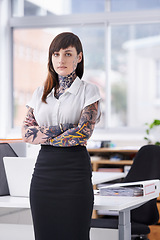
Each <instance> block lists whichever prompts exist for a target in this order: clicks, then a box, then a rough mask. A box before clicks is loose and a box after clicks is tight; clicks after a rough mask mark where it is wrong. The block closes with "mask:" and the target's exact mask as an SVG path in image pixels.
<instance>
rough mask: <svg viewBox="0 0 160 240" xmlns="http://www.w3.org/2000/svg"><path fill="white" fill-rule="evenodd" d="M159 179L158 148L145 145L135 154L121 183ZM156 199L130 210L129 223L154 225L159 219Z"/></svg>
mask: <svg viewBox="0 0 160 240" xmlns="http://www.w3.org/2000/svg"><path fill="white" fill-rule="evenodd" d="M152 179H160V146H157V145H145V146H143V147H141V148H140V150H139V151H138V152H137V154H136V156H135V158H134V162H133V164H132V166H131V169H130V171H129V172H128V174H127V176H126V177H125V178H124V180H123V182H134V181H143V180H152ZM156 203H157V199H153V200H151V201H149V202H147V203H146V204H144V205H143V206H141V207H139V208H137V209H134V210H132V212H131V221H132V222H139V223H144V224H147V225H151V224H154V223H156V222H157V221H158V219H159V213H158V209H157V204H156Z"/></svg>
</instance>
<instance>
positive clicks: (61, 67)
mask: <svg viewBox="0 0 160 240" xmlns="http://www.w3.org/2000/svg"><path fill="white" fill-rule="evenodd" d="M65 68H67V67H65V66H60V67H58V69H65Z"/></svg>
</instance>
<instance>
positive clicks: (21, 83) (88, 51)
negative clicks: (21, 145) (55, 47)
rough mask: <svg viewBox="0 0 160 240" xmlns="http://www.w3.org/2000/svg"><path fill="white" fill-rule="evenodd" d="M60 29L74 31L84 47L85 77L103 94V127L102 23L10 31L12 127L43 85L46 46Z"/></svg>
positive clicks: (45, 71)
mask: <svg viewBox="0 0 160 240" xmlns="http://www.w3.org/2000/svg"><path fill="white" fill-rule="evenodd" d="M63 31H72V32H74V33H75V34H77V35H78V36H79V37H80V39H81V41H82V44H83V48H84V63H85V73H84V77H83V78H84V80H86V81H88V82H91V83H94V84H96V85H97V86H98V87H99V89H100V92H101V96H102V120H101V122H100V124H99V127H104V115H105V114H104V111H105V109H104V102H105V61H104V49H105V47H104V45H105V38H104V26H96V27H87V26H85V27H83V28H61V29H58V28H55V29H54V28H52V29H51V28H50V29H48V28H47V29H15V30H14V32H13V40H14V43H13V46H14V49H13V56H14V59H13V90H14V101H13V102H14V119H13V125H14V127H17V126H21V124H22V121H23V119H24V116H25V113H26V108H25V105H26V103H27V102H28V101H29V99H30V98H31V96H32V93H33V91H34V90H35V89H36V88H37V87H38V86H41V85H43V83H44V81H45V79H46V76H47V61H48V48H49V45H50V43H51V41H52V39H53V38H54V37H55V36H56V35H57V34H58V33H61V32H63Z"/></svg>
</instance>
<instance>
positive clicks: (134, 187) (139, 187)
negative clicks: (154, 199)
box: [99, 179, 160, 197]
mask: <svg viewBox="0 0 160 240" xmlns="http://www.w3.org/2000/svg"><path fill="white" fill-rule="evenodd" d="M159 182H160V181H159V179H155V180H146V181H138V182H129V183H118V184H113V185H109V186H105V187H101V188H100V189H99V192H100V195H101V196H128V197H139V196H145V195H148V194H151V193H155V192H156V191H159Z"/></svg>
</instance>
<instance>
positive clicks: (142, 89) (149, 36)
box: [110, 24, 160, 127]
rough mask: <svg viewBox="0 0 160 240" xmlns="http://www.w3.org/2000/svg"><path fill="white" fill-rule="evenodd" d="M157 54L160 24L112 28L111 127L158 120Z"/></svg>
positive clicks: (159, 57) (159, 50) (131, 125)
mask: <svg viewBox="0 0 160 240" xmlns="http://www.w3.org/2000/svg"><path fill="white" fill-rule="evenodd" d="M159 52H160V24H136V25H123V26H120V25H118V26H112V27H111V72H110V81H111V120H112V121H111V122H110V126H111V127H118V126H127V127H139V126H144V124H145V123H146V122H150V121H153V119H154V118H158V119H159V112H160V105H158V106H157V105H155V99H156V97H157V87H156V86H157V80H158V79H159V64H158V62H159V61H160V55H159ZM157 61H158V62H157Z"/></svg>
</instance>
